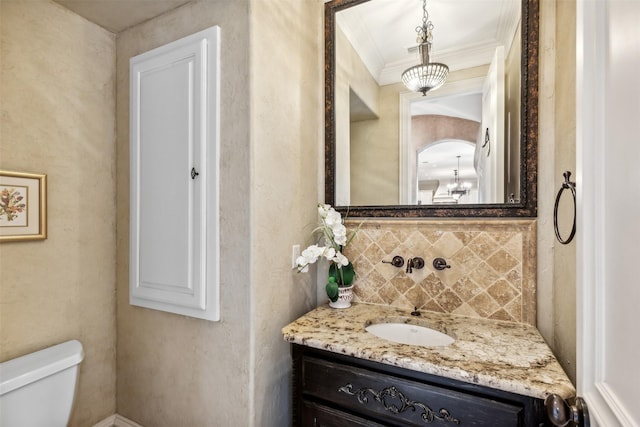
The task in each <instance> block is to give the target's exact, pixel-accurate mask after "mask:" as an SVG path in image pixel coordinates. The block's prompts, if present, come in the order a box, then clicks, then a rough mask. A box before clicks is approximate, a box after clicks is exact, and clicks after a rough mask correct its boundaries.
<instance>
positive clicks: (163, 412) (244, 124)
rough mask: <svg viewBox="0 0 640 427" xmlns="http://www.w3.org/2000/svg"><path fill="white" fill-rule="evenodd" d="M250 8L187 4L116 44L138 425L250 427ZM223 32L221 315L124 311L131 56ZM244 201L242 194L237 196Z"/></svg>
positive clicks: (120, 184) (131, 390)
mask: <svg viewBox="0 0 640 427" xmlns="http://www.w3.org/2000/svg"><path fill="white" fill-rule="evenodd" d="M248 14H249V3H248V1H246V0H245V1H232V2H230V1H226V0H207V1H201V2H197V3H195V4H189V5H187V6H183V7H181V8H179V9H176V10H174V11H172V12H170V13H168V14H166V15H163V16H161V17H159V18H156V19H153V20H151V21H147V22H145V23H143V24H141V25H138V26H136V27H133V28H130V29H128V30H125V31H124V32H122V33H120V34H119V35H118V40H117V88H118V91H117V196H118V200H117V230H118V233H117V235H118V247H117V254H118V255H117V256H118V264H117V283H118V284H117V295H118V304H117V307H118V311H117V320H118V321H117V323H118V358H117V362H118V371H117V374H118V388H117V403H118V413H119V414H121V415H123V416H125V417H128V418H130V419H132V420H134V421H136V422H138V423H140V424H142V425H144V426H154V427H162V426H167V427H169V426H177V425H185V426H197V425H247V413H248V411H249V407H250V388H249V386H250V348H251V346H250V330H251V327H250V323H249V313H250V310H251V298H250V289H251V286H250V283H251V276H250V269H249V265H250V264H249V263H248V260H249V253H250V247H251V246H250V235H249V229H250V217H249V210H250V203H249V197H248V195H249V194H250V193H249V192H250V187H249V184H250V181H249V177H250V169H249V158H250V148H249V134H250V132H249V103H250V101H249V86H248V85H247V81H248V79H249V54H248V48H249V35H248V31H247V28H248V24H249V20H248V16H249V15H248ZM213 25H219V26H220V28H221V46H222V48H221V68H222V72H221V85H220V87H221V102H220V104H221V114H220V120H221V133H220V136H221V170H220V180H221V183H220V189H221V190H220V207H221V212H220V245H221V250H220V254H221V258H220V266H221V277H220V280H221V301H222V303H221V315H222V320H221V321H220V322H217V323H213V322H208V321H204V320H199V319H193V318H188V317H184V316H179V315H175V314H170V313H165V312H160V311H155V310H148V309H144V308H140V307H133V306H131V305H129V270H128V259H129V258H128V257H129V58H131V57H132V56H135V55H138V54H140V53H142V52H145V51H147V50H150V49H152V48H155V47H158V46H160V45H163V44H165V43H168V42H171V41H174V40H176V39H179V38H181V37H184V36H187V35H189V34H192V33H195V32H197V31H200V30H203V29H205V28H208V27H210V26H213ZM243 196H244V197H243Z"/></svg>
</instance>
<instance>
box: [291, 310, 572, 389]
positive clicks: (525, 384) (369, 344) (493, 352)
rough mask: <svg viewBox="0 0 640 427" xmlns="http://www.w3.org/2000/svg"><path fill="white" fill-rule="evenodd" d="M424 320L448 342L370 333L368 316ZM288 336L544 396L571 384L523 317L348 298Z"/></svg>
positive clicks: (301, 320)
mask: <svg viewBox="0 0 640 427" xmlns="http://www.w3.org/2000/svg"><path fill="white" fill-rule="evenodd" d="M389 321H393V322H403V323H412V324H416V325H421V326H426V327H429V328H432V329H435V330H438V331H440V332H444V333H446V334H448V335H450V336H452V337H454V338H455V342H454V343H453V344H451V345H449V346H446V347H420V346H413V345H406V344H396V343H394V342H391V341H387V340H384V339H381V338H378V337H376V336H375V335H373V334H370V333H368V332H367V331H366V330H365V327H366V326H368V325H370V324H372V323H382V322H389ZM282 333H283V335H284V339H285V340H286V341H288V342H291V343H295V344H301V345H305V346H308V347H313V348H318V349H322V350H328V351H331V352H334V353H340V354H346V355H349V356H354V357H357V358H360V359H366V360H371V361H375V362H381V363H385V364H387V365H393V366H398V367H401V368H406V369H411V370H414V371H419V372H425V373H428V374H434V375H439V376H442V377H446V378H452V379H456V380H460V381H464V382H468V383H473V384H479V385H483V386H486V387H491V388H495V389H499V390H504V391H508V392H513V393H517V394H521V395H525V396H531V397H535V398H539V399H544V398H545V397H546V396H547V395H548V394H552V393H555V394H558V395H560V396H561V397H563V398H565V399H567V398H570V397H573V396H575V394H576V390H575V388H574V386H573V384H572V383H571V381H570V380H569V378H567V376H566V374H565V373H564V371H563V370H562V368H561V367H560V364H559V363H558V361H557V360H556V358H555V357H554V355H553V353H552V352H551V350H550V349H549V347H548V346H547V344H546V343H545V341H544V339H543V338H542V336H541V335H540V333H539V332H538V330H537V329H536V328H535V327H533V326H531V325H527V324H523V323H515V322H505V321H498V320H487V319H478V318H471V317H465V316H458V315H451V314H442V313H435V312H429V311H423V312H422V313H421V316H419V317H418V316H411V314H410V312H409V311H407V310H401V309H397V308H394V307H389V306H380V305H372V304H359V303H353V304H352V306H351V307H350V308H348V309H342V310H339V309H333V308H330V307H329V306H328V305H324V306H321V307H318V308H316V309H315V310H313V311H311V312H309V313H307V314H305V315H304V316H302V317H300V318H299V319H298V320H296V321H294V322H292V323H290V324H289V325H287V326H286V327H284V328H283V329H282Z"/></svg>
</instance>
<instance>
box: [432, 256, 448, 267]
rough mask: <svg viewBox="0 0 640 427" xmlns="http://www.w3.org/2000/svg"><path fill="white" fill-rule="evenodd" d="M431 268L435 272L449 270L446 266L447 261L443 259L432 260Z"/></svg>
mask: <svg viewBox="0 0 640 427" xmlns="http://www.w3.org/2000/svg"><path fill="white" fill-rule="evenodd" d="M433 268H435V269H436V270H444V269H445V268H451V266H450V265H449V264H447V260H445V259H444V258H436V259H434V260H433Z"/></svg>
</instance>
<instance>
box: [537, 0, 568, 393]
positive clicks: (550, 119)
mask: <svg viewBox="0 0 640 427" xmlns="http://www.w3.org/2000/svg"><path fill="white" fill-rule="evenodd" d="M575 18H576V16H575V1H574V0H559V1H555V0H545V1H542V2H540V83H539V96H540V108H539V112H540V116H539V123H540V124H539V135H540V139H539V149H538V165H539V166H538V329H540V332H541V333H542V335H543V336H544V338H545V340H546V341H547V343H548V344H549V346H550V347H551V348H552V350H553V351H554V352H555V354H556V356H557V357H558V360H559V362H560V364H561V365H562V367H563V368H564V369H565V371H566V372H567V374H568V376H569V378H571V379H572V380H573V381H574V382H575V372H576V367H575V360H576V332H575V327H576V324H575V319H576V317H575V316H576V305H575V304H576V295H575V281H576V272H575V265H576V262H575V241H574V242H572V243H570V244H569V245H567V246H564V245H561V244H560V243H558V242H557V240H556V238H555V233H554V231H553V206H554V203H555V198H556V193H557V191H558V189H559V188H560V185H561V183H562V182H563V181H564V178H563V177H562V172H564V171H565V170H571V171H572V172H575ZM565 193H566V192H565ZM565 197H567V195H566V194H565ZM564 203H566V205H565V206H564V208H568V211H567V210H565V209H562V210H561V224H563V228H562V231H563V236H565V237H566V235H567V234H568V232H569V230H570V228H571V220H572V211H571V209H572V205H571V202H570V201H569V200H568V199H565V200H563V204H564Z"/></svg>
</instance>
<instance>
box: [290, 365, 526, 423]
mask: <svg viewBox="0 0 640 427" xmlns="http://www.w3.org/2000/svg"><path fill="white" fill-rule="evenodd" d="M301 368H302V369H301V373H302V382H301V388H302V390H301V392H302V394H303V395H304V396H305V399H318V400H321V401H325V402H326V403H325V404H329V403H330V404H333V405H337V407H338V408H342V409H343V410H346V411H350V412H355V413H357V414H360V415H362V416H364V417H370V418H374V419H376V420H379V421H380V422H382V423H392V424H402V425H406V426H425V425H431V424H432V423H434V422H435V423H436V424H435V425H443V426H444V425H451V426H454V425H463V426H487V427H514V426H522V425H524V422H523V419H524V409H523V407H522V406H520V405H518V404H517V403H516V404H510V403H505V402H499V401H496V400H493V399H491V398H487V397H482V396H477V395H472V394H467V393H463V392H460V391H456V390H451V389H447V388H443V387H439V386H436V385H432V384H425V383H421V382H416V381H411V380H407V379H405V378H400V377H395V376H392V375H388V374H385V373H381V372H374V371H370V370H367V369H363V368H359V367H356V366H349V365H345V364H341V363H334V362H332V361H329V360H322V359H317V358H315V357H308V356H307V357H303V359H302V366H301ZM333 405H332V407H334V406H333Z"/></svg>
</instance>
